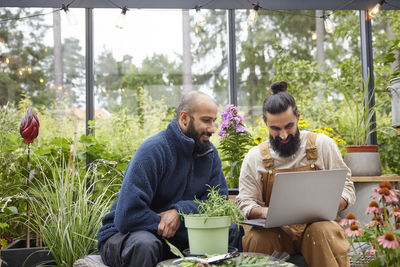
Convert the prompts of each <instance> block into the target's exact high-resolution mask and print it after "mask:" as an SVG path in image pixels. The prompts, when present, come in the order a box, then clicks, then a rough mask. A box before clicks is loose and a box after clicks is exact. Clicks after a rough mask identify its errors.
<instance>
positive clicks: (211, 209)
mask: <svg viewBox="0 0 400 267" xmlns="http://www.w3.org/2000/svg"><path fill="white" fill-rule="evenodd" d="M194 202H195V203H196V204H198V207H197V210H198V212H199V213H198V214H182V213H180V212H179V215H182V216H205V217H215V216H229V217H231V220H232V222H234V223H241V222H242V221H243V218H244V217H243V215H242V212H241V210H240V209H239V207H238V206H236V204H235V203H234V202H233V201H231V200H229V199H228V198H227V196H225V195H221V194H220V193H219V188H217V186H214V187H210V188H209V189H208V194H207V199H206V200H204V201H202V200H198V199H195V200H194Z"/></svg>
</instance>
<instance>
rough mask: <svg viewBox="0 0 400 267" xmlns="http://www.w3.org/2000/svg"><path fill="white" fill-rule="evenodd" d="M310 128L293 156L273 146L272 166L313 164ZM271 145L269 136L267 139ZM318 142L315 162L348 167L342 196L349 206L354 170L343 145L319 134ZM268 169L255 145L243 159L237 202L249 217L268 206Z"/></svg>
mask: <svg viewBox="0 0 400 267" xmlns="http://www.w3.org/2000/svg"><path fill="white" fill-rule="evenodd" d="M307 134H308V131H300V147H299V150H298V151H297V152H296V153H295V154H294V155H292V156H290V157H287V158H283V157H280V156H279V155H278V154H277V153H276V152H275V151H274V150H273V149H272V148H271V147H270V153H271V157H272V159H273V160H274V166H273V167H272V168H271V169H289V168H295V167H300V166H306V165H309V164H311V163H312V162H310V161H309V160H308V159H307V157H306V143H307ZM266 142H268V145H269V140H267V141H266ZM315 143H316V144H315V145H316V147H317V151H318V158H317V161H316V162H315V163H314V164H315V165H316V166H317V167H318V168H319V169H321V170H332V169H347V178H346V182H345V185H344V189H343V192H342V197H343V198H344V199H345V200H346V201H347V203H348V205H347V207H350V206H351V205H353V204H354V202H355V199H356V197H355V191H354V184H353V182H352V181H351V180H350V177H351V171H350V169H349V168H348V167H347V166H346V164H345V163H344V161H343V159H342V156H341V154H340V152H339V149H338V147H337V145H336V143H335V141H333V139H332V138H330V137H328V136H326V135H324V134H318V135H317V140H316V141H315ZM263 172H266V169H265V168H264V165H263V162H262V159H261V154H260V150H259V148H258V146H255V147H253V148H252V149H250V151H249V152H248V153H247V155H246V157H245V158H244V160H243V164H242V168H241V171H240V178H239V195H238V196H237V197H236V202H237V203H238V204H239V208H240V209H241V210H242V212H243V215H244V216H246V217H248V215H249V213H250V210H251V209H253V208H255V207H260V206H265V203H264V201H263V197H262V192H263V183H262V180H261V178H262V173H263Z"/></svg>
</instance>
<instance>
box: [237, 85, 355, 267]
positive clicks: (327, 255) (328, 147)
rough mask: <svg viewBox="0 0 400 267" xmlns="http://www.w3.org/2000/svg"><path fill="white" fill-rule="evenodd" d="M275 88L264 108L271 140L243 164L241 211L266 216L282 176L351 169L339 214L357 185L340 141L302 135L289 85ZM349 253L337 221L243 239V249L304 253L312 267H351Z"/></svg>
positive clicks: (254, 232)
mask: <svg viewBox="0 0 400 267" xmlns="http://www.w3.org/2000/svg"><path fill="white" fill-rule="evenodd" d="M271 90H272V94H271V95H269V96H267V97H266V98H265V100H264V104H263V117H264V122H265V124H266V126H267V127H268V130H269V140H267V141H265V142H263V143H261V144H260V145H258V146H257V147H254V148H252V149H251V150H250V151H249V152H248V154H247V155H246V157H245V159H244V160H243V164H242V168H241V173H240V178H239V195H238V196H237V198H236V199H237V203H238V204H239V207H240V209H241V210H242V211H243V213H244V215H245V216H246V217H247V218H248V219H257V218H266V217H267V216H268V204H269V199H270V195H271V191H272V185H273V179H274V176H275V174H276V173H278V172H283V171H310V170H327V169H347V179H346V182H345V186H344V189H343V192H342V198H341V200H340V205H339V207H338V211H342V210H344V209H346V208H347V207H349V206H350V205H352V204H353V203H354V201H355V193H354V185H353V183H352V182H351V181H350V176H351V171H350V169H349V168H348V167H347V166H346V165H345V163H344V162H343V160H342V157H341V155H340V152H339V149H338V147H337V145H336V143H335V142H334V141H333V139H331V138H330V137H328V136H326V135H324V134H316V133H313V132H308V131H299V128H298V126H297V124H298V121H299V118H300V112H299V110H298V109H297V106H296V102H295V100H294V98H293V97H292V96H291V95H290V94H289V93H287V83H286V82H282V81H281V82H275V83H273V84H272V85H271ZM288 197H289V198H290V196H288ZM304 197H307V196H304ZM349 249H350V245H349V243H348V241H347V240H346V237H345V234H344V229H343V228H342V227H341V226H340V225H339V224H338V223H337V222H335V221H323V222H315V223H311V224H307V225H306V224H298V225H290V226H282V227H276V228H269V229H265V228H259V227H252V228H251V229H250V230H249V231H247V232H246V234H245V236H244V237H243V251H249V252H261V253H266V254H272V253H273V252H274V251H285V252H287V253H289V254H291V255H292V254H296V253H299V252H300V253H301V254H303V256H304V258H305V260H306V262H307V264H308V265H309V266H311V267H321V266H324V267H330V266H348V265H349V259H348V257H347V253H348V251H349Z"/></svg>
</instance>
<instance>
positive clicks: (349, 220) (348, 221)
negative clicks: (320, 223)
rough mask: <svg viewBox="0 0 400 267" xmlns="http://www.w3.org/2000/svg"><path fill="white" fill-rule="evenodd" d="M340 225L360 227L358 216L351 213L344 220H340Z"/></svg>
mask: <svg viewBox="0 0 400 267" xmlns="http://www.w3.org/2000/svg"><path fill="white" fill-rule="evenodd" d="M339 224H340V225H342V226H346V225H352V224H357V225H360V222H359V221H357V219H356V216H355V215H354V213H352V212H349V213H348V214H347V215H346V217H345V218H344V219H341V220H340V223H339Z"/></svg>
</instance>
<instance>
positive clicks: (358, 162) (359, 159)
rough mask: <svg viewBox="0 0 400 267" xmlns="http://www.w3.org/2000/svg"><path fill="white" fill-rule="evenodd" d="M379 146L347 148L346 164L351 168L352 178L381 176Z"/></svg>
mask: <svg viewBox="0 0 400 267" xmlns="http://www.w3.org/2000/svg"><path fill="white" fill-rule="evenodd" d="M377 147H378V146H377V145H357V146H347V147H346V148H347V154H345V155H344V162H345V163H346V165H347V166H348V167H349V168H350V170H351V173H352V176H379V175H381V172H382V170H381V160H380V157H379V153H378V152H376V151H377Z"/></svg>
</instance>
